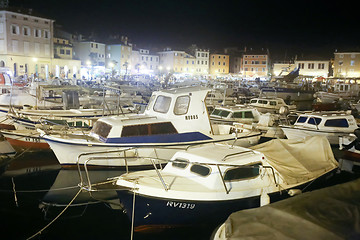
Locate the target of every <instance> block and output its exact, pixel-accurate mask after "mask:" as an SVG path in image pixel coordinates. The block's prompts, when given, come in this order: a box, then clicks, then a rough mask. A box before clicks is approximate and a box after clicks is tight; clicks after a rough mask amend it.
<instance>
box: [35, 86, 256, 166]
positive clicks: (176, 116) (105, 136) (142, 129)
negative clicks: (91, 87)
mask: <svg viewBox="0 0 360 240" xmlns="http://www.w3.org/2000/svg"><path fill="white" fill-rule="evenodd" d="M208 91H209V89H207V88H202V87H189V88H177V89H169V90H163V91H157V92H154V93H153V95H152V97H151V99H150V102H149V104H148V106H147V108H146V110H145V112H144V114H133V115H127V116H111V117H103V118H100V119H99V120H98V121H97V122H96V123H95V125H94V127H93V128H92V130H91V131H90V133H89V134H83V133H81V132H79V133H77V134H69V135H67V134H61V135H59V134H57V135H56V134H46V133H44V132H43V133H42V137H43V138H44V139H45V140H46V141H47V142H48V144H49V145H50V147H51V149H52V150H53V151H54V153H55V155H56V156H57V158H58V160H59V162H60V164H62V165H75V164H77V163H78V158H77V157H78V156H79V155H80V154H81V153H84V152H94V151H105V152H106V151H113V150H116V149H118V150H120V149H124V148H129V147H159V146H160V147H174V146H188V145H193V144H202V143H208V142H229V141H230V142H234V140H236V144H240V145H245V146H249V145H251V144H255V143H257V141H258V140H259V138H260V134H259V133H252V132H251V131H242V132H238V131H236V130H235V128H234V127H233V126H230V125H224V126H223V125H221V126H218V125H216V126H212V125H211V124H210V120H209V116H208V113H207V109H206V104H205V98H206V95H207V93H208ZM233 132H234V133H233ZM93 164H94V165H105V166H124V162H123V161H107V162H103V163H101V162H100V161H99V162H97V163H95V162H93ZM134 164H136V163H134Z"/></svg>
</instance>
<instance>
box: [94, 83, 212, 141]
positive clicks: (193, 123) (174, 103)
mask: <svg viewBox="0 0 360 240" xmlns="http://www.w3.org/2000/svg"><path fill="white" fill-rule="evenodd" d="M208 91H209V90H208V89H206V88H202V87H190V88H178V89H169V90H168V89H166V90H162V91H156V92H153V94H152V96H151V98H150V101H149V103H148V105H147V107H146V109H145V111H144V113H143V114H134V115H127V116H111V117H103V118H100V119H99V120H98V121H97V122H96V123H95V125H94V127H93V129H92V131H91V133H90V135H91V136H93V137H95V138H97V139H98V140H100V141H102V142H117V143H119V142H123V141H124V142H125V141H126V142H129V141H130V142H131V141H132V140H133V141H139V142H141V141H145V142H146V139H145V138H144V137H149V141H154V139H153V138H152V137H151V136H154V135H157V138H158V139H157V141H164V142H169V141H170V142H171V140H170V139H169V138H170V135H172V134H178V135H179V137H180V135H181V138H182V140H184V141H185V139H186V140H189V141H190V140H191V141H192V140H194V139H197V140H207V139H209V137H207V136H205V135H208V134H211V133H212V129H211V126H210V120H209V117H208V113H207V110H206V105H205V97H206V95H207V93H208ZM136 136H137V137H139V136H142V139H141V141H140V139H138V140H135V139H132V140H131V139H126V138H124V137H127V138H129V137H136ZM159 138H162V140H160V139H159ZM150 139H151V140H150ZM174 141H175V139H174ZM176 141H179V139H176Z"/></svg>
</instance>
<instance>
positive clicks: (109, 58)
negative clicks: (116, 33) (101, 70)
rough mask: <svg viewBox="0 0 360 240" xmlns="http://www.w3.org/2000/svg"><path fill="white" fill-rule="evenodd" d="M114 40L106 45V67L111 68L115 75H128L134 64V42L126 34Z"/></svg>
mask: <svg viewBox="0 0 360 240" xmlns="http://www.w3.org/2000/svg"><path fill="white" fill-rule="evenodd" d="M112 42H113V43H108V44H107V45H106V51H105V54H106V67H107V68H108V69H111V70H112V71H113V74H114V75H127V74H129V73H130V72H131V68H132V67H133V66H134V65H133V63H132V56H131V55H132V44H130V43H129V42H128V38H127V37H124V36H122V37H121V38H119V39H114V40H112Z"/></svg>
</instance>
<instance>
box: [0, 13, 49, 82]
mask: <svg viewBox="0 0 360 240" xmlns="http://www.w3.org/2000/svg"><path fill="white" fill-rule="evenodd" d="M53 23H54V20H52V19H48V18H43V17H38V16H33V15H32V12H31V11H29V12H27V13H21V12H13V11H8V10H2V11H0V67H5V68H7V69H9V72H11V73H12V74H13V76H14V77H17V76H20V75H26V77H27V76H30V75H32V76H39V77H41V78H48V77H49V75H50V74H49V71H50V68H51V60H52V57H53V40H52V36H53Z"/></svg>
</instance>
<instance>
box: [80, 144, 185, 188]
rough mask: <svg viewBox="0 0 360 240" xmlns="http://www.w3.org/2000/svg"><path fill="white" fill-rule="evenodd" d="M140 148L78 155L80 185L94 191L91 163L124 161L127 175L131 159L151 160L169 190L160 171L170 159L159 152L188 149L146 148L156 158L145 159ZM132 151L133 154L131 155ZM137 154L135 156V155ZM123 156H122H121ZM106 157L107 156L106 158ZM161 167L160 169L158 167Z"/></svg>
mask: <svg viewBox="0 0 360 240" xmlns="http://www.w3.org/2000/svg"><path fill="white" fill-rule="evenodd" d="M139 149H140V148H138V147H129V148H125V149H116V150H107V151H96V152H84V153H81V154H79V155H78V157H77V163H76V164H77V169H78V174H79V178H80V183H79V185H80V186H81V187H82V188H86V189H87V190H89V191H92V184H91V180H90V174H89V169H88V165H89V164H91V161H107V160H119V161H124V166H125V171H126V173H129V164H128V160H130V159H143V160H145V161H146V160H149V161H150V162H151V164H152V165H153V166H154V168H155V170H156V172H157V174H158V176H159V178H160V179H161V181H162V183H163V185H164V188H165V189H166V190H167V186H166V184H165V182H164V181H163V178H162V176H161V173H160V171H159V170H161V169H162V163H167V162H169V159H162V158H160V157H159V154H158V151H159V150H174V151H175V150H176V151H178V150H186V148H177V147H153V148H146V149H148V150H151V151H152V152H151V153H154V155H155V156H154V157H145V156H141V155H139V153H138V150H139ZM130 151H131V153H129V152H130ZM134 153H135V154H134ZM109 154H117V156H109ZM121 154H122V156H121ZM104 155H106V156H104ZM85 157H87V159H86V160H84V161H80V160H81V159H82V158H85ZM158 166H159V167H158ZM82 167H83V169H84V171H85V177H83V175H82V172H81V170H82ZM85 180H86V181H87V184H86V182H85Z"/></svg>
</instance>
